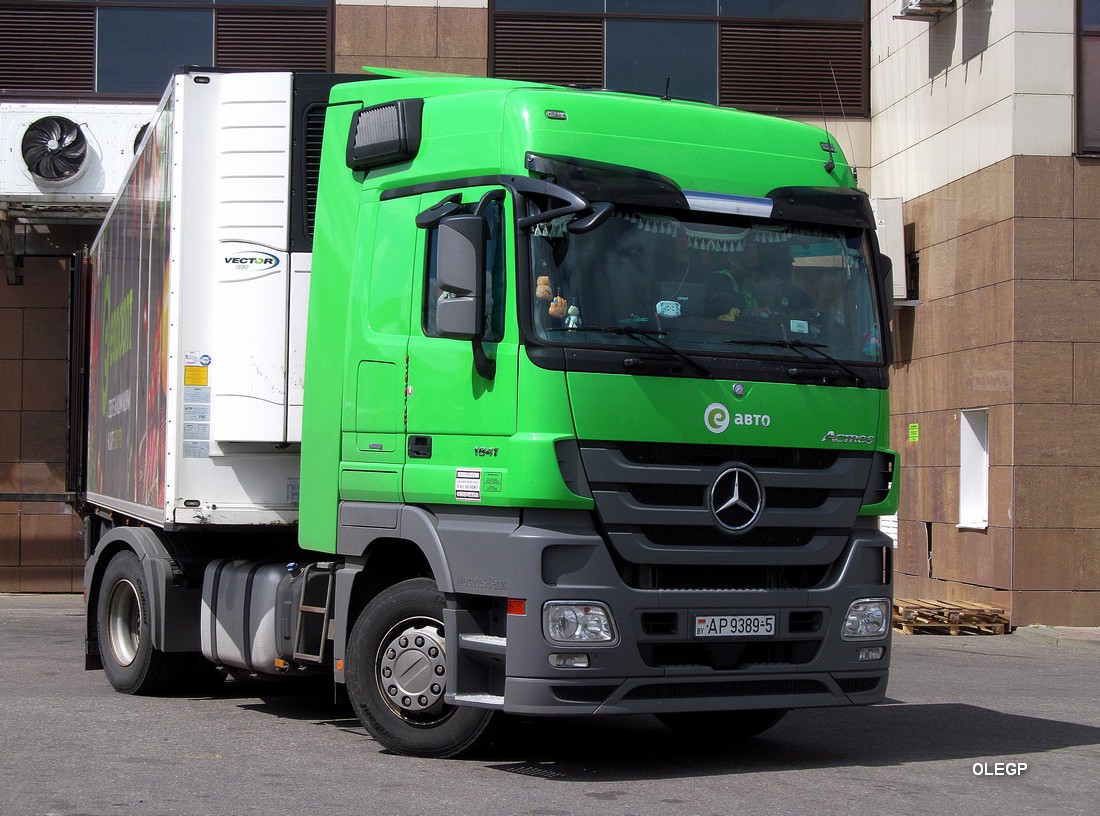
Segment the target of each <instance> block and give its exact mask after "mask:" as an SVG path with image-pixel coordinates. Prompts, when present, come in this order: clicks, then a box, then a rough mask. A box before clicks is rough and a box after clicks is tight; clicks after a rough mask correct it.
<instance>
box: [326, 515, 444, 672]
mask: <svg viewBox="0 0 1100 816" xmlns="http://www.w3.org/2000/svg"><path fill="white" fill-rule="evenodd" d="M410 578H431V579H432V580H434V581H435V582H436V585H437V586H438V585H439V582H440V575H439V573H438V572H437V571H436V569H433V565H432V559H430V558H429V556H428V555H427V554H426V553H425V551H424V549H423V548H422V547H421V546H419V545H418V544H417V543H416V542H414V541H410V540H409V539H406V538H399V537H395V536H380V537H378V538H375V539H374V540H372V541H371V542H370V543H369V544H367V545H366V547H365V549H364V550H363V552H362V554H361V555H359V556H354V557H350V558H347V559H345V560H344V562H343V564H342V566H341V567H340V569H339V570H337V573H336V599H335V608H336V610H337V613H338V614H337V618H336V619H337V626H336V628H335V631H334V633H333V640H334V643H333V654H334V657H335V659H336V665H335V676H336V681H337V682H338V683H342V682H343V681H344V677H343V674H344V673H343V670H342V668H341V664H342V661H343V659H344V657H345V652H346V649H347V641H348V635H349V634H350V633H351V628H352V626H354V625H355V621H356V620H358V618H359V615H360V614H361V613H362V611H363V609H364V608H365V607H366V606H367V604H369V603H370V602H371V601H372V600H373V599H374V598H376V597H378V594H379V593H381V592H382V591H383V590H385V589H386V588H387V587H390V586H393V585H394V584H398V583H400V582H401V581H406V580H408V579H410Z"/></svg>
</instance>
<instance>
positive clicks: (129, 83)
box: [96, 6, 214, 96]
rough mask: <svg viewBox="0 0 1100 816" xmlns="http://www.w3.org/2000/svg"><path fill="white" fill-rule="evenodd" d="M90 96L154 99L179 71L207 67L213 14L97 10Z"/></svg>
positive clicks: (209, 11)
mask: <svg viewBox="0 0 1100 816" xmlns="http://www.w3.org/2000/svg"><path fill="white" fill-rule="evenodd" d="M98 19H99V37H98V42H97V46H96V56H97V59H96V90H97V91H99V93H127V94H149V95H155V96H159V95H160V94H161V92H162V91H164V89H165V87H166V86H167V85H168V80H169V79H171V77H172V74H173V73H174V72H175V70H176V68H178V67H179V66H181V65H209V64H210V60H211V58H212V57H213V48H212V46H213V41H214V14H213V11H211V10H207V9H181V8H158V9H151V8H121V7H120V8H112V7H107V6H101V7H100V8H99V18H98Z"/></svg>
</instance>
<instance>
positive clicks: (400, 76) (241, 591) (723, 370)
mask: <svg viewBox="0 0 1100 816" xmlns="http://www.w3.org/2000/svg"><path fill="white" fill-rule="evenodd" d="M310 114H311V116H312V121H314V122H317V123H318V128H317V131H318V133H323V136H322V137H321V147H320V151H319V153H318V154H317V155H316V156H315V167H316V177H317V186H316V195H315V211H314V210H309V218H310V223H311V238H312V246H311V250H312V255H311V268H310V271H309V275H308V321H307V322H306V328H305V342H304V386H303V396H302V406H301V432H300V441H299V440H298V439H292V438H289V437H288V438H287V439H283V440H272V442H273V443H281V447H280V444H272V445H271V448H272V450H265V449H263V445H262V444H261V443H260V442H258V441H254V442H250V443H248V444H250V445H252V447H248V448H247V449H246V448H245V447H243V446H244V444H245V443H243V442H238V441H232V442H231V441H226V442H224V443H222V442H220V441H218V439H219V437H217V433H218V432H217V428H216V427H215V428H214V431H213V432H212V433H213V434H214V437H213V440H214V441H213V442H212V443H211V444H212V446H213V447H214V448H217V449H218V450H217V453H219V455H221V456H222V457H223V458H224V460H225V462H226V463H229V460H231V459H233V456H234V455H235V453H238V452H239V453H240V455H241V456H242V457H243V458H242V461H244V459H245V458H247V459H248V461H252V460H253V459H255V458H256V457H258V456H260V455H261V454H262V453H265V452H267V453H272V454H274V453H275V449H277V450H278V455H279V456H280V458H279V461H280V462H284V463H285V461H286V459H287V456H288V455H289V456H291V457H297V458H294V459H293V462H294V463H296V464H297V467H298V471H297V477H298V479H297V481H294V488H295V492H296V494H297V495H295V496H294V497H293V498H294V499H296V502H295V504H296V506H295V507H294V508H293V510H294V511H295V512H293V513H288V518H287V519H286V520H285V521H286V523H272V522H271V519H270V518H268V517H266V516H262V515H260V516H257V523H254V524H248V523H242V522H241V519H239V518H232V519H229V520H228V523H224V524H218V523H216V518H215V516H213V515H212V514H216V513H217V512H220V511H218V510H217V509H216V508H214V509H211V510H210V511H209V512H208V514H207V515H206V516H204V517H203V518H201V519H196V518H191V517H188V518H186V519H184V520H183V521H181V520H180V519H181V517H180V516H179V515H178V514H177V515H176V516H174V517H173V518H167V519H165V520H164V521H163V522H162V521H161V520H160V519H148V520H146V521H145V522H144V523H142V524H141V528H142V532H141V536H139V537H140V538H142V542H141V543H139V544H134V542H133V539H134V535H135V534H134V532H133V531H132V530H131V531H130V532H120V531H119V530H118V528H117V527H115V526H114V525H113V524H112V525H111V526H109V527H96V525H94V524H93V525H90V528H89V529H90V537H91V539H92V540H91V541H90V544H89V555H90V560H89V568H88V572H87V579H88V581H89V583H90V585H91V586H92V587H93V591H92V593H91V597H90V600H89V620H90V622H89V636H90V646H89V653H90V656H91V658H92V659H91V660H90V661H89V662H90V664H92V665H103V666H104V667H105V668H107V669H108V675H109V676H111V675H112V668H111V666H110V664H112V663H116V664H117V663H120V662H124V661H125V659H126V657H127V656H129V657H130V661H131V663H134V662H135V661H136V663H137V665H139V666H140V665H143V664H144V663H145V662H146V661H148V662H150V663H151V664H153V665H157V664H164V663H168V662H170V661H171V660H172V659H173V658H175V659H176V663H178V664H179V665H183V663H182V662H181V661H182V657H181V655H185V654H186V655H187V656H188V658H187V659H188V660H189V661H191V660H193V659H194V660H198V661H200V663H201V665H207V664H209V665H215V664H216V665H219V666H222V667H223V668H225V669H228V670H248V671H255V672H260V673H266V674H280V673H281V674H294V673H301V672H316V671H324V672H328V671H331V672H332V674H333V677H334V679H335V682H336V683H337V684H338V685H339V686H342V687H344V688H345V689H346V691H347V693H348V696H349V698H350V700H351V702H352V705H353V706H354V708H355V711H356V713H357V714H358V716H359V717H360V719H361V720H362V722H363V724H364V725H365V726H366V728H367V729H368V730H369V731H370V732H371V734H372V735H373V736H375V738H376V739H378V740H379V742H381V743H382V744H383V745H384V746H386V747H387V748H389V749H391V750H394V751H397V752H399V753H409V754H418V755H424V756H451V755H454V754H458V753H461V752H462V751H465V750H468V749H469V748H471V747H472V746H473V745H475V744H477V743H478V742H479V741H480V740H481V739H483V738H484V736H485V735H486V734H488V733H489V732H490V730H489V729H490V725H491V724H492V722H493V721H494V718H495V716H496V715H497V714H498V713H500V712H504V713H516V714H525V715H548V716H553V715H577V714H616V713H653V714H655V715H657V716H658V717H659V718H661V719H662V721H663V722H665V723H666V724H668V725H669V726H670V727H673V728H677V729H689V730H690V729H695V728H700V729H702V728H706V729H708V730H710V731H712V732H713V731H718V732H720V733H724V734H727V735H728V736H729V737H731V738H732V737H737V736H741V737H744V736H750V735H752V734H755V733H758V732H760V731H762V730H764V729H766V728H767V727H770V726H771V725H772V724H774V723H775V722H777V721H778V719H779V718H780V717H781V716H782V715H783V713H785V712H786V711H787V710H789V709H792V708H801V707H813V706H837V705H853V704H855V705H862V704H870V703H875V702H880V701H881V700H883V699H884V697H885V692H886V683H887V675H888V666H889V657H890V654H889V653H890V628H891V627H890V616H891V607H890V604H891V601H890V599H891V591H892V542H891V540H890V539H889V537H888V536H886V535H885V534H883V533H882V532H880V531H879V529H878V524H877V517H878V516H879V515H882V514H888V513H892V512H895V511H896V507H897V479H896V470H895V469H896V454H895V453H894V452H893V451H891V450H890V449H889V447H888V429H889V403H888V396H887V379H888V366H889V363H890V354H891V339H890V328H889V319H888V315H889V300H888V293H889V292H890V286H889V280H888V278H889V274H890V270H889V266H888V262H887V261H886V259H885V258H884V257H883V256H882V255H880V253H879V251H878V246H877V242H876V239H875V233H874V219H873V216H872V214H871V210H870V206H869V202H868V199H867V196H866V195H865V194H864V193H863V192H861V191H859V190H858V189H856V187H855V179H854V176H853V172H852V170H851V168H850V167H849V166H848V165H847V164H846V163H845V160H844V158H843V156H842V154H841V153H840V151H839V150H838V148H837V147H836V146H835V144H834V143H833V141H832V139H831V138H830V137H829V135H828V134H827V133H826V132H824V131H822V130H820V129H817V128H814V127H810V126H807V125H803V124H800V123H795V122H790V121H784V120H779V119H772V118H767V117H762V116H758V115H753V114H747V113H743V112H740V111H735V110H728V109H720V108H716V107H713V106H710V105H705V104H700V103H694V102H685V101H678V100H672V99H658V98H647V97H642V96H638V95H630V94H619V93H612V92H607V91H594V90H577V89H565V88H557V87H551V86H540V85H534V84H529V83H527V84H525V83H515V82H504V81H498V80H491V79H473V78H459V77H442V76H430V75H418V74H413V73H403V72H383V71H377V72H375V73H374V75H372V78H370V79H362V80H358V81H336V80H333V83H332V84H331V86H330V94H329V98H328V101H327V102H325V103H323V104H317V105H314V106H313V107H312V108H311V109H310ZM322 119H323V130H322V129H321V127H320V122H321V121H322ZM290 199H291V200H292V201H293V199H294V195H293V194H292V195H291V196H290ZM310 206H312V204H311V205H310ZM291 209H292V210H294V211H295V212H297V209H298V208H297V207H296V205H294V204H293V203H292V206H291ZM302 209H303V210H305V209H307V208H302ZM295 217H296V216H295V215H293V214H292V216H291V220H294V218H295ZM169 254H170V253H169ZM227 260H228V259H227ZM106 263H108V261H107V260H106V259H102V260H100V264H101V265H103V264H106ZM288 285H289V284H288ZM93 288H94V287H93ZM168 288H169V289H171V286H169V287H168ZM169 299H170V298H169ZM184 311H186V307H185V308H184ZM291 334H293V332H291ZM181 342H183V341H181ZM170 356H171V354H170V353H169V357H170ZM215 359H217V358H215ZM165 368H166V369H169V370H170V369H172V366H171V365H166V366H165ZM210 370H211V371H212V372H213V371H214V368H211V369H210ZM200 374H201V372H199V373H198V374H196V373H192V374H191V376H192V377H195V376H199V375H200ZM171 376H172V375H169V378H170V377H171ZM179 376H181V377H186V376H187V374H186V373H181V374H180V375H179ZM212 376H213V375H212ZM215 390H216V389H215ZM168 401H169V403H170V402H171V400H170V399H169V400H168ZM218 404H219V403H218V402H217V400H216V399H215V400H214V401H213V407H212V409H211V410H212V411H213V412H214V413H215V414H216V413H217V411H218V410H219V408H218ZM226 404H227V405H228V404H229V403H228V402H226ZM167 410H168V411H169V413H171V410H172V409H171V406H169V408H168V409H167ZM213 422H214V423H216V417H215V420H213ZM168 435H169V436H171V433H169V434H168ZM94 437H95V434H94V433H93V441H94ZM234 446H237V447H234ZM193 458H198V457H193ZM196 466H197V465H196ZM250 466H251V465H250ZM246 481H247V480H244V479H242V482H246ZM168 503H169V504H171V501H169V502H168ZM90 504H91V505H94V506H97V507H98V508H99V516H100V517H105V516H106V515H111V516H112V517H114V516H115V515H121V514H122V511H124V510H125V509H126V507H125V506H123V505H120V506H117V507H111V502H110V501H105V500H103V498H102V496H100V498H99V500H98V501H96V500H95V499H94V498H93V499H91V500H90ZM208 504H213V503H212V502H206V501H204V502H203V503H202V506H203V507H204V508H205V507H207V506H208ZM223 509H224V507H223ZM212 519H215V520H214V522H213V523H212ZM139 521H140V519H139ZM236 530H244V531H245V532H246V534H244V535H241V536H234V535H233V531H236ZM181 541H188V542H197V541H202V542H203V546H202V547H193V546H191V547H189V546H185V545H183V544H181V543H180V542H181ZM112 542H114V543H112ZM120 542H122V543H121V544H120ZM126 542H129V543H126ZM199 550H201V552H202V554H201V555H196V554H195V553H196V551H199ZM126 552H129V553H131V554H132V555H133V557H134V560H135V561H137V562H138V563H139V564H143V565H145V567H144V570H135V569H134V568H133V566H132V565H131V570H130V572H129V573H125V575H124V577H122V578H119V577H118V576H117V575H116V574H115V573H112V574H111V575H107V572H108V570H109V567H110V563H111V561H112V560H113V559H114V558H116V557H118V555H119V554H120V553H123V554H125V553H126ZM162 562H166V563H167V564H168V565H169V566H170V567H174V569H175V570H177V571H178V572H179V573H180V574H184V575H187V576H193V580H192V581H191V582H190V583H188V582H186V581H184V582H180V581H176V582H175V583H174V584H173V580H172V577H171V574H170V573H171V569H169V570H167V572H166V571H165V569H161V570H159V571H157V570H153V569H151V568H150V566H149V565H151V564H157V563H162ZM116 573H118V574H122V571H121V569H120V570H116ZM126 576H128V577H126ZM112 578H113V582H112V580H111V579H112ZM143 581H144V582H146V583H148V584H149V588H148V590H147V591H146V590H142V591H137V590H135V591H133V592H130V591H129V590H128V589H127V587H129V586H133V585H135V584H139V585H140V584H141V583H142V582H143ZM120 586H121V587H122V591H121V597H118V598H116V596H118V595H119V590H118V587H120ZM158 588H159V589H158ZM147 595H148V596H150V597H149V598H147V597H146V596H147ZM154 597H159V598H161V599H162V600H159V601H157V600H151V598H154ZM241 598H245V599H247V600H246V601H245V603H246V604H251V605H252V609H253V611H252V613H251V614H246V615H245V616H244V617H243V618H241V617H240V613H239V612H236V611H232V609H233V607H234V606H235V604H234V601H235V600H239V599H241ZM143 604H146V605H147V606H146V607H143V606H142V605H143ZM237 605H238V606H239V604H237ZM135 608H136V609H138V610H140V611H142V612H143V614H144V615H145V616H146V618H148V619H151V620H147V621H145V622H140V621H139V622H135V618H134V609H135ZM221 610H225V611H221ZM127 615H129V616H130V617H127ZM173 615H174V616H175V617H174V618H173V623H172V625H174V626H179V627H181V629H182V630H183V631H186V632H191V631H192V630H194V631H193V632H192V635H190V636H187V637H184V636H180V637H178V638H175V639H173V638H172V637H169V636H166V635H163V634H162V635H158V634H157V631H158V627H161V628H163V627H164V626H165V625H166V624H165V621H166V620H167V619H168V618H169V617H170V616H173ZM93 617H94V620H93V619H92V618H93ZM138 617H140V616H138ZM267 618H271V621H270V623H269V622H266V621H267ZM261 619H262V620H263V621H265V622H264V623H262V624H261V623H259V622H258V621H260V620H261ZM143 626H144V627H145V629H143V628H142V627H143ZM261 629H262V631H261ZM117 642H122V643H124V644H130V647H131V648H130V649H129V650H127V649H123V650H122V652H121V654H122V658H121V661H120V658H119V654H120V652H119V651H118V649H117V648H116V644H117ZM137 642H140V644H141V646H142V648H144V650H145V651H144V653H140V654H139V650H138V649H137V648H135V647H133V644H134V643H137ZM307 644H308V646H307ZM195 652H198V653H199V654H201V655H202V657H194V658H193V655H194V653H195ZM127 665H130V664H127ZM186 665H187V667H188V671H193V670H194V664H193V663H192V662H188V663H187V664H186ZM181 671H182V670H181V669H179V668H178V666H176V665H175V664H173V670H172V671H168V670H165V672H164V674H165V675H166V676H168V675H173V676H175V675H179V674H180V673H181ZM114 674H115V675H116V676H118V675H119V672H118V671H117V667H116V669H115V670H114ZM112 682H113V683H115V685H116V687H120V688H121V689H122V690H126V691H136V692H141V691H146V690H149V688H151V687H152V683H146V682H144V681H142V680H139V681H137V682H133V680H132V678H131V679H130V680H129V681H122V682H119V681H116V679H115V677H112Z"/></svg>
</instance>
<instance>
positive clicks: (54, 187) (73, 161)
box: [0, 102, 156, 211]
mask: <svg viewBox="0 0 1100 816" xmlns="http://www.w3.org/2000/svg"><path fill="white" fill-rule="evenodd" d="M155 111H156V108H155V107H154V106H152V105H92V104H87V105H65V104H57V103H55V104H48V103H40V102H35V103H0V202H6V203H7V204H8V208H9V209H11V210H16V211H18V210H21V209H30V210H35V211H44V210H45V211H48V210H50V209H53V208H58V209H64V208H72V207H80V208H82V209H99V208H103V209H106V207H107V206H109V205H110V203H111V200H112V199H113V198H114V196H115V193H116V192H118V188H119V186H120V185H121V184H122V181H123V179H124V178H125V176H126V171H127V170H128V169H129V167H130V162H131V161H132V160H133V158H134V152H135V148H136V146H137V144H138V142H139V141H140V137H141V136H142V135H144V134H143V132H142V129H143V128H144V127H145V125H146V124H148V123H149V122H150V120H152V118H153V114H154V113H155Z"/></svg>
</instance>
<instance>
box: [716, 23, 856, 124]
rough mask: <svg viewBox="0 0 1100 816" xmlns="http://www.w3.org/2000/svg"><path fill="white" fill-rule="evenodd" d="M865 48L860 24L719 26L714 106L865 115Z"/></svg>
mask: <svg viewBox="0 0 1100 816" xmlns="http://www.w3.org/2000/svg"><path fill="white" fill-rule="evenodd" d="M866 43H867V39H866V36H865V34H864V28H863V26H862V24H857V25H841V24H834V25H831V26H830V25H826V24H821V25H811V24H794V25H765V24H760V25H752V24H748V23H745V24H740V23H724V24H723V25H722V34H721V46H720V51H721V57H720V62H721V69H720V73H721V80H720V88H719V104H721V105H726V106H731V107H736V108H744V109H746V110H755V111H763V112H766V113H791V114H803V115H808V116H820V115H821V114H822V113H823V112H824V113H825V114H827V115H830V116H837V115H840V114H845V115H847V116H867V115H869V113H870V111H869V108H870V101H869V99H868V96H869V93H868V89H867V71H866V66H867V64H868V55H867V44H866ZM834 77H835V79H834ZM838 88H839V94H838V92H837V91H838Z"/></svg>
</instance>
